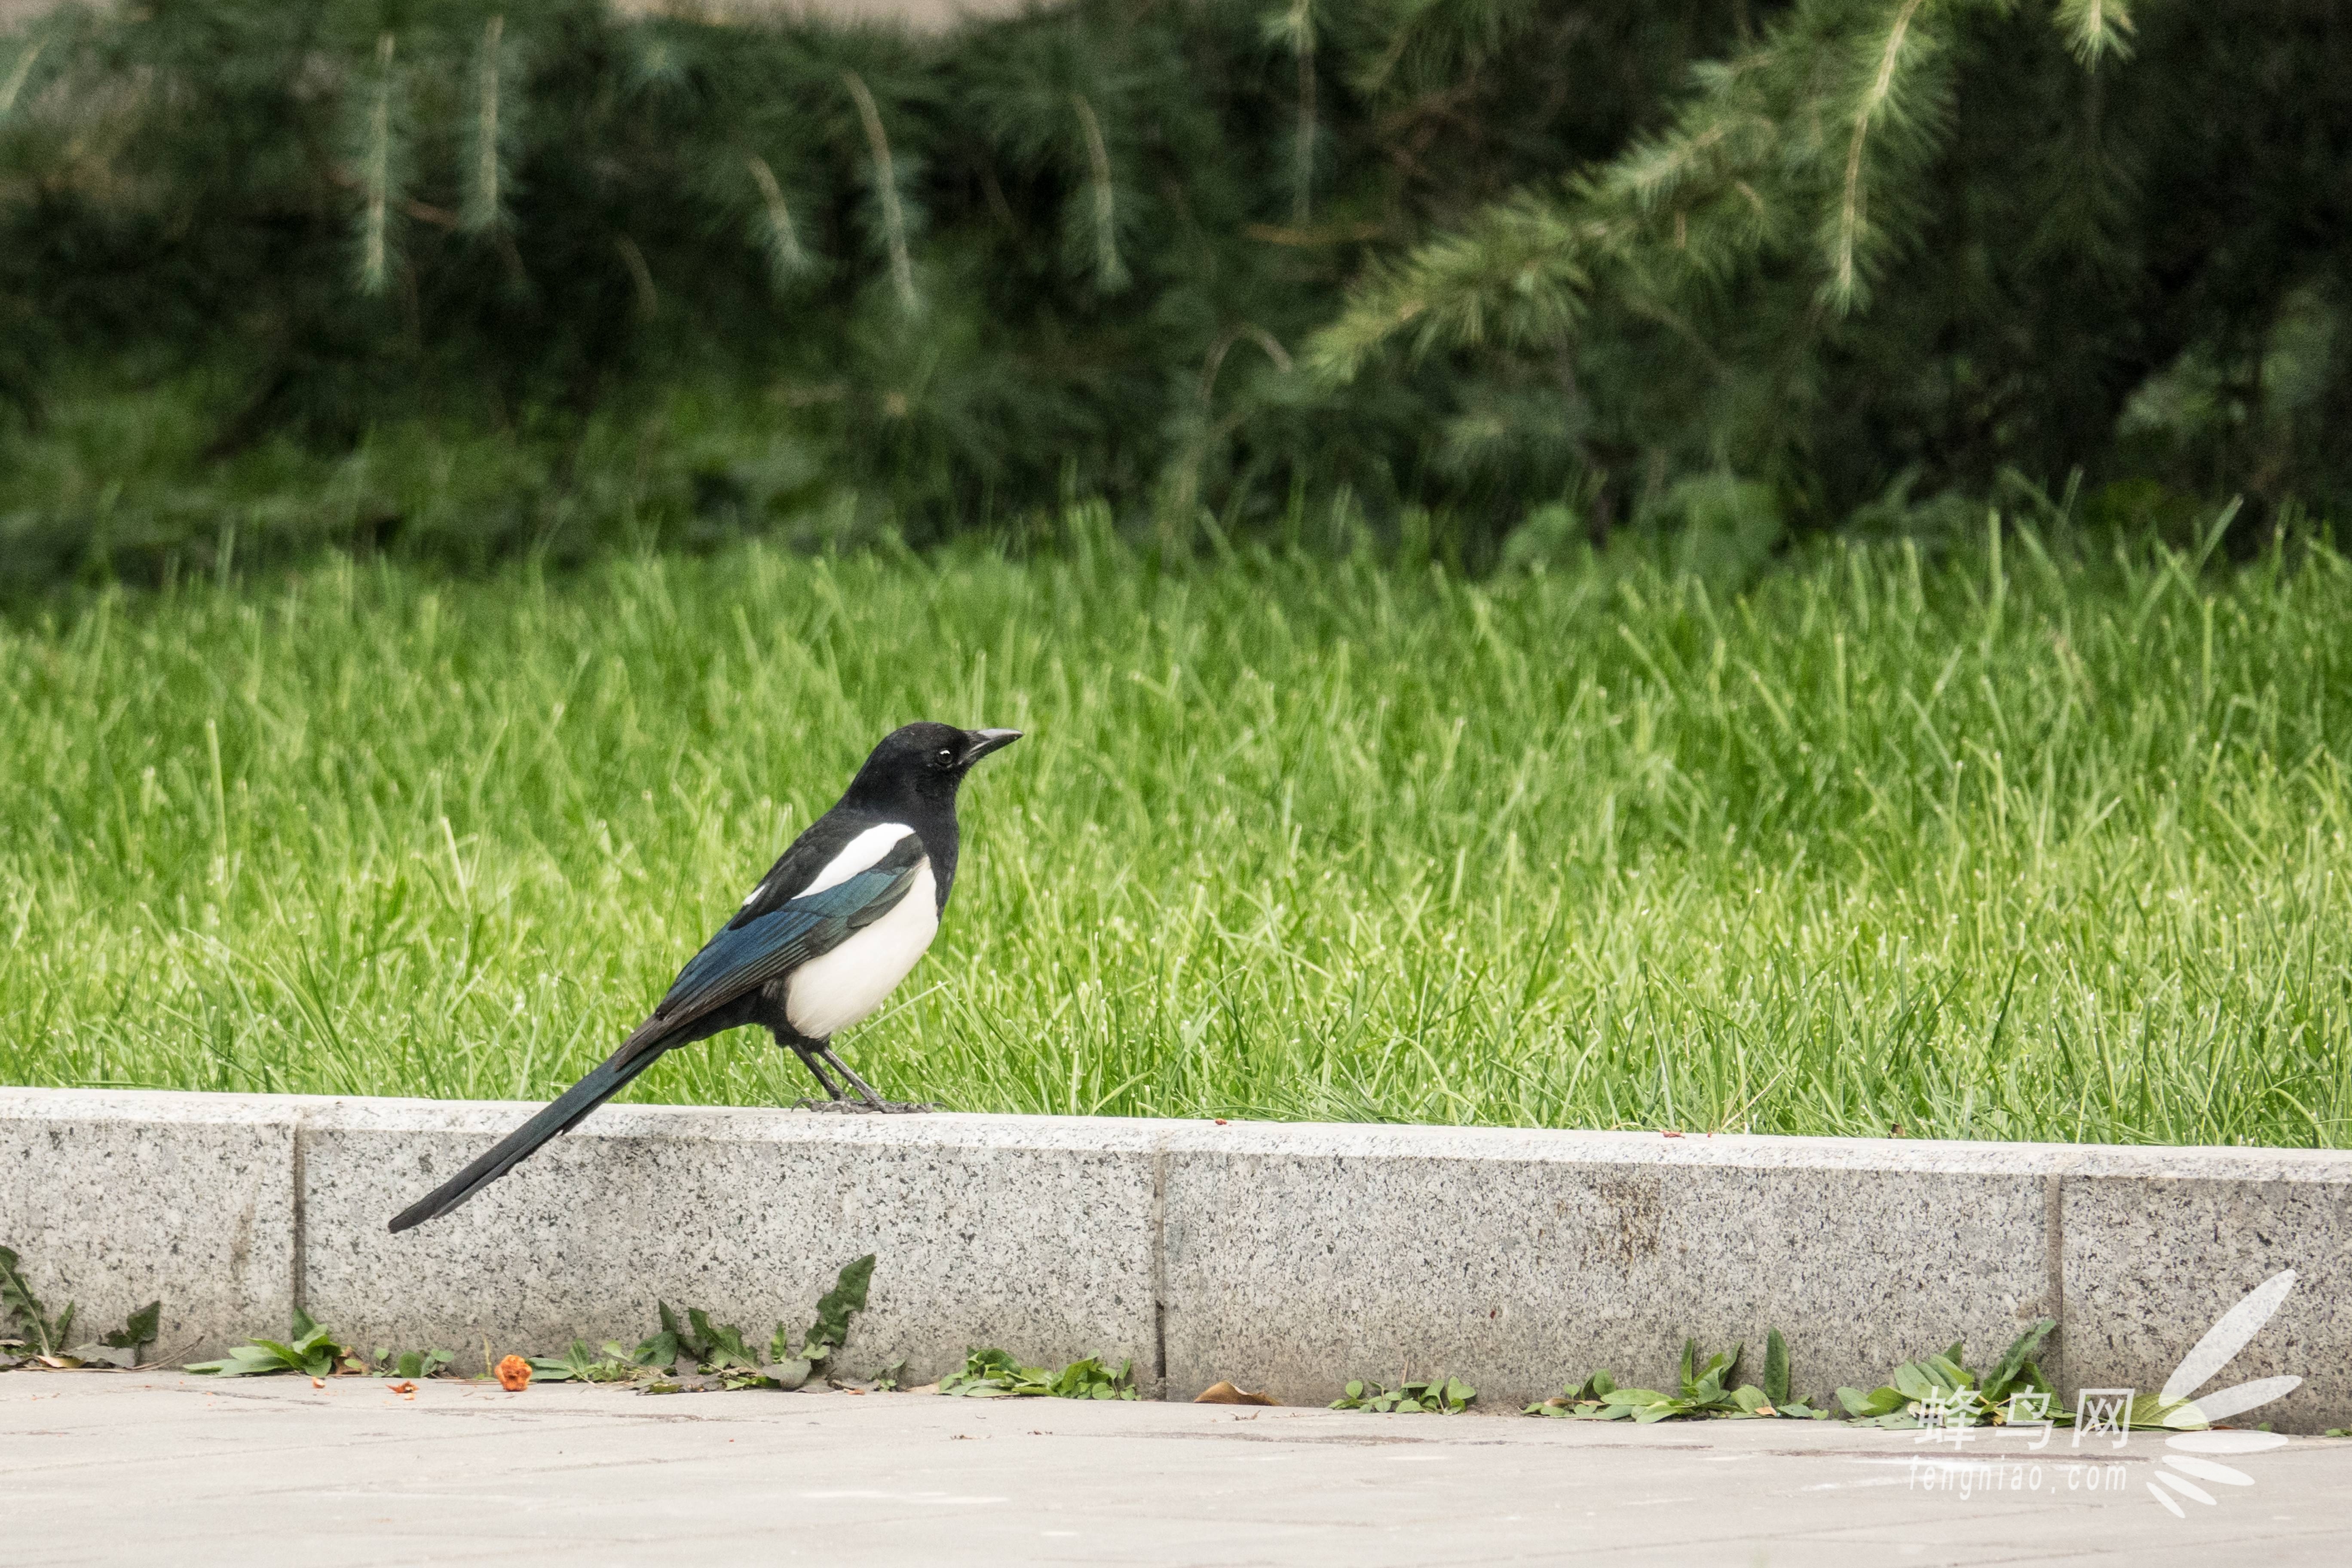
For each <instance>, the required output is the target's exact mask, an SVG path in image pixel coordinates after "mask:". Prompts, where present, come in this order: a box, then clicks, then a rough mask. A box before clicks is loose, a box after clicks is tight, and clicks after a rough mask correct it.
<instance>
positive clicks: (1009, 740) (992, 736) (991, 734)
mask: <svg viewBox="0 0 2352 1568" xmlns="http://www.w3.org/2000/svg"><path fill="white" fill-rule="evenodd" d="M964 738H965V740H966V741H967V742H969V744H967V745H966V746H965V747H964V752H963V765H964V766H965V767H970V766H971V764H972V763H976V762H978V761H980V759H981V758H982V757H984V756H986V755H988V753H989V752H1001V751H1003V750H1004V748H1005V747H1007V746H1009V745H1011V744H1013V742H1015V741H1017V740H1019V739H1020V738H1021V731H1018V730H966V731H964Z"/></svg>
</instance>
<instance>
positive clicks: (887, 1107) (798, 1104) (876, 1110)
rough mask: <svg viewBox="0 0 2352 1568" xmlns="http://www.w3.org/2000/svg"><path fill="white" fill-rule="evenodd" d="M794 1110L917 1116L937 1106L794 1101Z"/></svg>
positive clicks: (913, 1102) (925, 1103)
mask: <svg viewBox="0 0 2352 1568" xmlns="http://www.w3.org/2000/svg"><path fill="white" fill-rule="evenodd" d="M938 1109H939V1107H938V1106H936V1105H932V1104H930V1103H929V1102H928V1101H926V1100H876V1101H874V1102H873V1103H872V1104H870V1105H869V1104H867V1103H866V1101H865V1100H794V1101H793V1110H831V1111H837V1112H839V1113H840V1114H841V1115H844V1116H919V1115H921V1114H922V1113H923V1112H925V1111H927V1110H938Z"/></svg>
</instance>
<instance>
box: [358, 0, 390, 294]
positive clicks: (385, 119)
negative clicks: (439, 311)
mask: <svg viewBox="0 0 2352 1568" xmlns="http://www.w3.org/2000/svg"><path fill="white" fill-rule="evenodd" d="M393 50H394V40H393V36H392V35H391V34H390V33H385V34H383V35H382V36H381V37H378V38H377V39H376V43H375V69H376V81H375V93H374V96H373V100H372V101H371V103H370V106H369V109H368V120H367V150H366V155H365V160H364V162H363V163H362V165H361V169H362V174H361V181H362V185H363V187H364V189H365V191H366V201H365V204H364V205H363V206H362V209H361V217H360V292H361V293H362V294H381V293H383V288H384V276H385V261H384V258H385V254H386V250H387V247H388V238H387V234H386V228H385V226H386V223H387V221H388V219H387V216H386V213H387V209H388V208H389V207H390V206H391V205H392V202H393V199H394V195H393V188H392V185H393V147H392V89H393V70H392V59H393Z"/></svg>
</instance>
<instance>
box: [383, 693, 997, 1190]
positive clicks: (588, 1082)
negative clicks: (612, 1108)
mask: <svg viewBox="0 0 2352 1568" xmlns="http://www.w3.org/2000/svg"><path fill="white" fill-rule="evenodd" d="M1020 738H1021V731H1018V730H958V729H955V728H953V727H951V726H950V725H946V724H929V723H925V724H908V725H907V726H906V727H905V728H904V729H900V730H896V731H892V732H891V733H890V734H889V735H887V736H886V737H885V738H884V739H883V742H882V743H881V744H880V745H878V746H877V747H875V748H874V752H873V754H872V755H870V756H868V757H867V758H866V765H865V766H864V767H861V768H859V769H858V770H857V776H856V778H854V779H852V780H851V781H850V782H849V788H848V790H847V792H846V793H845V794H844V795H842V797H841V799H840V800H839V801H838V802H836V803H835V805H834V807H833V809H832V810H831V811H828V812H826V813H825V814H824V816H820V817H818V818H817V819H816V820H815V821H814V822H813V823H811V824H810V825H809V828H808V831H807V832H805V833H803V834H802V835H801V836H800V837H798V838H795V839H794V840H793V846H792V847H791V848H789V849H787V850H785V851H784V853H783V855H782V858H780V859H778V860H777V862H776V863H775V864H774V865H773V866H771V867H770V868H768V874H767V875H766V876H764V877H762V878H761V879H760V885H759V886H758V887H756V888H753V889H751V897H749V898H747V899H745V900H743V905H742V907H741V908H740V909H739V910H736V911H735V915H734V918H733V919H731V920H730V921H728V922H727V923H726V925H724V926H722V927H721V928H719V932H718V934H716V935H715V936H713V937H712V938H711V939H710V940H709V942H705V943H704V944H703V946H702V951H701V952H698V953H696V954H695V955H694V957H693V958H692V959H690V960H689V961H688V963H687V965H686V967H685V968H684V969H681V970H679V971H678V972H677V979H676V980H674V981H672V982H671V983H670V988H669V993H668V994H667V995H665V996H664V997H663V998H662V999H661V1001H660V1002H659V1003H658V1004H657V1005H656V1006H655V1008H654V1010H653V1016H651V1017H649V1018H647V1019H646V1021H645V1022H644V1023H642V1024H640V1025H638V1026H636V1028H635V1030H634V1031H632V1032H631V1034H630V1035H629V1037H628V1038H627V1039H625V1040H623V1041H622V1042H621V1047H620V1048H619V1049H618V1050H616V1051H614V1053H613V1054H612V1055H611V1056H609V1057H607V1058H604V1063H603V1065H602V1066H600V1067H598V1068H595V1070H593V1072H591V1073H589V1075H588V1076H587V1077H586V1078H583V1079H581V1080H580V1081H579V1082H578V1083H575V1084H573V1085H572V1087H571V1088H570V1089H565V1090H564V1091H563V1093H562V1095H561V1096H560V1097H559V1098H558V1099H557V1100H555V1102H554V1103H553V1104H551V1105H550V1106H548V1107H547V1109H546V1110H541V1112H540V1113H539V1114H538V1115H536V1116H533V1117H532V1118H531V1119H530V1121H526V1122H524V1123H523V1124H522V1125H521V1126H520V1127H518V1128H516V1129H515V1130H514V1131H512V1132H509V1134H507V1136H506V1137H505V1138H503V1139H501V1140H500V1141H499V1143H498V1145H497V1146H496V1147H495V1148H493V1149H491V1150H490V1151H489V1152H488V1153H486V1154H484V1155H483V1156H482V1157H481V1158H480V1159H478V1160H476V1161H475V1162H474V1163H472V1164H470V1165H468V1166H467V1167H466V1168H465V1169H464V1170H462V1171H460V1172H458V1173H457V1174H456V1175H454V1176H452V1177H450V1178H449V1179H448V1180H447V1181H446V1182H444V1183H443V1184H441V1185H439V1186H438V1187H436V1188H435V1189H434V1190H433V1191H432V1192H430V1193H428V1194H425V1196H424V1197H422V1198H419V1199H418V1200H417V1201H416V1202H415V1203H414V1204H412V1205H409V1206H408V1207H407V1208H405V1209H403V1210H402V1211H401V1212H400V1214H399V1215H398V1216H397V1217H395V1218H394V1220H393V1222H392V1228H393V1229H394V1230H395V1231H402V1230H406V1229H408V1228H409V1227H410V1226H415V1225H421V1224H423V1223H424V1222H425V1221H426V1220H428V1219H434V1218H437V1217H438V1216H440V1215H445V1214H447V1213H448V1212H449V1211H450V1210H451V1209H454V1208H456V1207H457V1205H460V1204H462V1203H464V1202H465V1201H466V1200H467V1198H470V1197H472V1196H473V1195H474V1194H476V1193H478V1192H480V1191H481V1190H482V1189H483V1188H484V1187H487V1186H488V1185H489V1184H491V1183H492V1182H495V1181H497V1180H498V1179H499V1177H500V1176H503V1175H505V1174H506V1173H508V1172H509V1171H511V1170H513V1169H514V1168H515V1166H517V1165H518V1164H520V1163H522V1162H523V1161H524V1160H525V1159H527V1158H528V1157H529V1156H530V1153H531V1152H532V1151H534V1150H536V1149H537V1148H538V1147H539V1146H540V1145H541V1144H542V1143H545V1142H548V1141H549V1140H550V1139H551V1138H554V1137H556V1136H557V1135H558V1134H560V1133H564V1132H569V1131H572V1129H573V1128H574V1127H577V1126H578V1125H580V1122H581V1121H582V1120H583V1118H584V1117H586V1116H587V1114H588V1113H589V1112H590V1111H592V1110H595V1109H596V1108H597V1107H598V1106H600V1105H602V1104H604V1102H605V1101H606V1100H610V1099H612V1098H613V1096H614V1095H616V1094H618V1093H619V1092H620V1091H621V1090H622V1089H624V1088H625V1087H626V1086H627V1085H628V1083H629V1081H630V1080H631V1079H634V1078H635V1077H636V1076H637V1075H638V1074H639V1073H641V1072H643V1071H645V1070H646V1068H649V1067H651V1066H653V1064H654V1063H655V1062H656V1060H658V1059H659V1058H661V1056H662V1053H664V1052H665V1051H670V1050H675V1049H676V1048H677V1047H679V1046H686V1045H691V1044H693V1043H694V1042H695V1041H697V1040H703V1039H708V1038H709V1037H711V1036H713V1035H716V1034H719V1033H720V1032H721V1031H723V1030H727V1029H735V1028H740V1027H742V1026H744V1025H747V1024H756V1025H759V1026H761V1027H762V1028H765V1029H766V1030H768V1031H769V1032H770V1033H771V1034H772V1035H774V1036H775V1037H776V1044H777V1045H778V1046H779V1047H782V1048H783V1049H785V1050H788V1051H791V1052H793V1054H794V1055H795V1056H797V1057H799V1058H800V1059H801V1062H802V1064H803V1066H805V1067H806V1068H808V1070H809V1071H810V1072H811V1073H812V1074H813V1075H814V1077H815V1079H816V1081H817V1083H818V1085H819V1086H820V1087H822V1088H823V1089H824V1092H825V1094H826V1096H827V1097H828V1098H829V1099H830V1100H835V1101H844V1100H845V1087H846V1089H850V1090H855V1091H856V1095H857V1098H858V1101H859V1102H860V1103H861V1104H862V1106H863V1108H864V1109H866V1110H920V1109H922V1108H921V1107H919V1106H898V1105H891V1104H889V1103H887V1102H886V1101H885V1100H883V1099H882V1098H881V1097H880V1096H879V1095H877V1094H876V1093H875V1092H874V1090H873V1088H872V1087H871V1086H870V1085H868V1084H867V1083H866V1080H865V1079H862V1078H859V1077H858V1076H857V1074H856V1073H855V1072H853V1071H851V1070H850V1068H849V1065H848V1064H847V1063H845V1062H844V1061H843V1060H842V1059H841V1058H839V1057H837V1056H835V1054H834V1050H833V1044H832V1040H833V1037H834V1036H835V1034H837V1033H839V1032H840V1031H841V1030H843V1029H845V1028H848V1027H849V1026H851V1025H852V1024H856V1023H857V1022H859V1021H861V1020H862V1019H864V1018H865V1017H866V1016H867V1015H869V1014H871V1013H872V1012H873V1011H874V1009H875V1008H877V1007H878V1006H880V1005H882V999H883V998H884V997H886V996H887V995H889V994H890V993H891V991H892V990H893V989H895V988H896V987H897V985H898V982H899V981H901V980H904V979H905V978H906V977H907V973H908V971H909V970H911V969H913V968H914V967H915V963H916V961H917V960H919V959H920V958H921V957H922V956H923V953H924V952H925V950H926V949H928V948H929V946H930V945H931V938H932V936H933V935H935V934H936V933H937V932H938V931H939V929H940V915H941V914H942V913H944V912H945V910H946V909H947V906H948V889H950V887H952V886H953V885H954V883H955V870H956V814H955V803H956V789H957V786H959V785H960V784H962V783H963V776H964V774H965V773H968V772H970V771H971V765H972V764H973V763H976V762H978V761H980V759H981V758H982V757H984V756H986V755H988V754H989V753H990V752H995V751H1001V750H1003V748H1004V747H1006V746H1009V745H1011V744H1012V743H1013V742H1015V741H1017V740H1019V739H1020ZM828 1067H830V1068H832V1069H833V1070H834V1072H835V1073H837V1074H838V1075H839V1076H840V1079H841V1080H842V1081H840V1082H835V1079H833V1078H831V1077H828V1076H827V1075H826V1072H825V1068H828ZM846 1108H847V1106H846V1104H845V1109H846Z"/></svg>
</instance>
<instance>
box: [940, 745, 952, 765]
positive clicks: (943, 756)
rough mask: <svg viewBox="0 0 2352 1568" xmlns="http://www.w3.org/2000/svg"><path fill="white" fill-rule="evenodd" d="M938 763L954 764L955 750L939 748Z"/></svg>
mask: <svg viewBox="0 0 2352 1568" xmlns="http://www.w3.org/2000/svg"><path fill="white" fill-rule="evenodd" d="M940 761H941V762H943V763H951V762H954V761H955V748H954V747H953V746H941V747H940Z"/></svg>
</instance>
